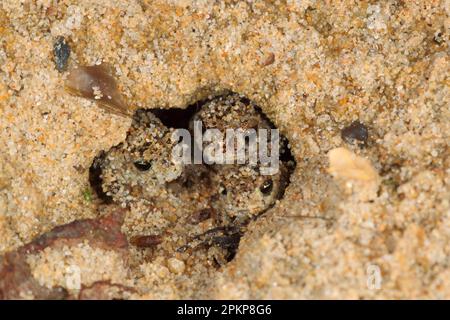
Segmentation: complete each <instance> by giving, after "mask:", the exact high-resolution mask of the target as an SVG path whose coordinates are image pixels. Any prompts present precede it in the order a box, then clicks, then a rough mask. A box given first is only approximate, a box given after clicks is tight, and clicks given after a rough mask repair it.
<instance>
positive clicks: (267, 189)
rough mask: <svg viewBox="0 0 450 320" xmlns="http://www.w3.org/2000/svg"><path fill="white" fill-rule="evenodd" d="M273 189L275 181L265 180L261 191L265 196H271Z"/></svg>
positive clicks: (260, 188)
mask: <svg viewBox="0 0 450 320" xmlns="http://www.w3.org/2000/svg"><path fill="white" fill-rule="evenodd" d="M272 189H273V181H272V179H267V180H265V181H264V182H263V183H262V184H261V186H260V187H259V190H260V191H261V193H262V194H263V195H265V196H267V195H269V194H270V193H271V192H272Z"/></svg>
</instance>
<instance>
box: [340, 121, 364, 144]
mask: <svg viewBox="0 0 450 320" xmlns="http://www.w3.org/2000/svg"><path fill="white" fill-rule="evenodd" d="M341 137H342V140H344V141H346V142H347V143H353V142H354V140H358V141H360V142H362V143H363V144H365V143H366V142H367V139H368V138H369V131H368V130H367V127H366V126H365V125H363V124H362V123H361V122H359V121H354V122H352V123H351V124H350V125H349V126H348V127H345V128H344V129H342V131H341Z"/></svg>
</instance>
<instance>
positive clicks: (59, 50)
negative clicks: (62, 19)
mask: <svg viewBox="0 0 450 320" xmlns="http://www.w3.org/2000/svg"><path fill="white" fill-rule="evenodd" d="M53 55H54V57H55V65H56V69H57V70H58V71H59V72H63V71H66V70H67V64H68V62H69V57H70V46H69V44H68V43H67V42H66V39H65V38H64V37H61V36H60V37H58V38H57V39H56V41H55V44H54V45H53Z"/></svg>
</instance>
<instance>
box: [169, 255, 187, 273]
mask: <svg viewBox="0 0 450 320" xmlns="http://www.w3.org/2000/svg"><path fill="white" fill-rule="evenodd" d="M167 265H168V267H169V270H170V272H172V273H183V271H184V268H185V265H184V262H183V261H181V260H178V259H177V258H170V259H169V260H167Z"/></svg>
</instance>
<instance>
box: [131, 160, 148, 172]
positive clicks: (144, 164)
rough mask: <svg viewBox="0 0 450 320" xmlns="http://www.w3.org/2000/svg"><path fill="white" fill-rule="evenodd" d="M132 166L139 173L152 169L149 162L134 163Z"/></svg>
mask: <svg viewBox="0 0 450 320" xmlns="http://www.w3.org/2000/svg"><path fill="white" fill-rule="evenodd" d="M134 166H135V167H136V169H138V170H139V171H147V170H149V169H150V168H151V167H152V163H151V162H149V161H136V162H135V163H134Z"/></svg>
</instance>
